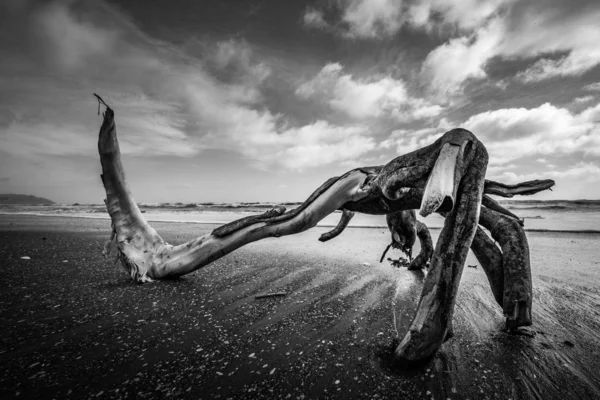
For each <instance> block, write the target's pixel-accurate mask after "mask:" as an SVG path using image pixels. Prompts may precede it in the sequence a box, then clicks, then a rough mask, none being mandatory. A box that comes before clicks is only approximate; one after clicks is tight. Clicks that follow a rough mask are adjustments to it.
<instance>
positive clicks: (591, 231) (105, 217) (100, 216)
mask: <svg viewBox="0 0 600 400" xmlns="http://www.w3.org/2000/svg"><path fill="white" fill-rule="evenodd" d="M0 215H29V216H32V217H54V218H81V219H102V220H110V217H109V216H108V214H94V215H89V216H87V215H68V214H42V213H33V212H5V211H0ZM150 215H152V214H150ZM147 220H148V221H149V222H156V223H169V224H198V225H223V224H227V223H229V222H231V221H225V220H224V221H202V220H187V221H181V220H169V219H166V220H165V219H151V218H147ZM316 226H318V227H321V228H333V227H335V226H336V225H335V224H317V225H316ZM346 229H386V230H387V227H386V226H383V225H382V226H377V225H349V226H348V227H347V228H346ZM441 229H442V228H441V227H438V226H430V227H429V230H432V231H438V230H441ZM525 231H526V232H542V233H543V232H546V233H580V234H600V230H595V229H582V230H572V229H563V230H560V229H539V228H532V229H528V228H525Z"/></svg>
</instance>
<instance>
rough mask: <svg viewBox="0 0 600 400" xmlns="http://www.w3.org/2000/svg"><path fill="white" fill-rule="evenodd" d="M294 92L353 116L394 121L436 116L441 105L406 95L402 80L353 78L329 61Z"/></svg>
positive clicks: (440, 110)
mask: <svg viewBox="0 0 600 400" xmlns="http://www.w3.org/2000/svg"><path fill="white" fill-rule="evenodd" d="M296 94H297V95H298V96H299V97H301V98H304V99H315V98H317V99H321V100H322V101H324V102H326V103H327V104H328V105H329V106H330V107H331V108H333V109H334V110H337V111H339V112H342V113H345V114H346V115H348V116H350V117H352V118H355V119H364V118H377V117H389V118H394V119H396V120H398V121H407V120H411V119H423V118H429V117H434V116H437V115H439V114H440V113H441V112H442V107H441V106H439V105H435V104H431V103H429V102H428V101H426V100H424V99H420V98H414V97H411V96H410V95H409V94H408V91H407V88H406V84H405V83H404V81H402V80H397V79H394V78H392V77H390V76H382V77H377V78H369V79H357V78H354V77H353V76H352V75H351V74H346V73H344V72H343V67H342V66H341V65H340V64H338V63H329V64H327V65H325V66H324V67H323V68H322V69H321V71H320V72H319V73H318V74H317V75H316V76H315V77H314V78H312V79H310V80H308V81H306V82H304V83H302V84H301V85H300V86H299V87H298V88H297V90H296Z"/></svg>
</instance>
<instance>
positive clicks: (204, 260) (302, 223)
mask: <svg viewBox="0 0 600 400" xmlns="http://www.w3.org/2000/svg"><path fill="white" fill-rule="evenodd" d="M98 151H99V153H100V160H101V163H102V171H103V182H104V187H105V189H106V195H107V202H106V204H107V208H108V212H109V214H110V216H111V219H112V221H113V224H114V229H115V231H116V235H117V247H118V249H119V252H120V253H119V254H120V257H121V262H122V264H123V266H124V267H125V268H126V269H127V270H128V271H129V272H130V273H131V276H132V277H133V278H134V279H135V280H136V281H138V282H144V281H147V280H150V279H157V278H165V277H172V276H179V275H184V274H187V273H190V272H192V271H195V270H197V269H198V268H201V267H203V266H205V265H207V264H209V263H211V262H212V261H214V260H216V259H218V258H220V257H222V256H224V255H226V254H228V253H230V252H231V251H233V250H235V249H237V248H239V247H241V246H243V245H245V244H247V243H250V242H253V241H256V240H260V239H263V238H266V237H272V236H275V237H278V236H283V235H290V234H294V233H298V232H302V231H304V230H307V229H309V228H311V227H313V226H315V225H316V224H317V222H319V221H320V220H321V219H323V218H324V217H325V216H327V215H328V214H330V213H332V212H334V211H335V210H337V209H339V208H341V207H342V206H343V205H344V204H345V203H347V202H350V201H358V200H360V199H362V198H364V197H366V196H367V195H368V192H366V191H364V190H362V189H361V187H362V186H363V184H364V182H365V179H366V177H367V175H366V174H365V173H364V172H362V171H361V170H352V171H350V172H348V173H346V174H345V175H343V176H341V177H340V178H335V179H331V180H329V181H327V182H326V183H325V184H324V185H322V186H321V187H320V188H319V189H318V190H317V191H316V192H315V193H313V195H311V196H310V197H309V199H308V200H307V201H306V202H305V203H304V204H303V205H302V206H300V207H299V208H298V209H296V210H292V211H290V212H288V213H284V212H283V211H284V210H283V209H282V208H276V209H274V210H271V211H269V212H267V213H265V214H263V215H261V216H257V217H249V218H244V219H242V220H239V221H235V222H233V223H231V224H227V225H225V226H223V227H221V228H217V229H216V230H215V231H213V232H212V233H211V234H208V235H205V236H203V237H200V238H197V239H194V240H192V241H190V242H188V243H185V244H182V245H179V246H171V245H169V244H167V243H166V242H164V241H163V240H162V239H161V238H160V236H159V235H158V234H157V233H156V231H155V230H154V229H152V227H150V225H148V223H147V222H146V220H145V219H144V217H143V216H142V214H141V212H140V210H139V209H138V207H137V204H136V203H135V201H134V200H133V198H132V197H131V194H130V193H129V190H128V188H127V184H126V182H125V173H124V171H123V167H122V164H121V155H120V151H119V144H118V141H117V131H116V125H115V121H114V112H113V110H112V109H111V108H110V107H107V108H106V112H105V113H104V121H103V124H102V127H101V128H100V136H99V140H98Z"/></svg>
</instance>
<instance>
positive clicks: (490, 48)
mask: <svg viewBox="0 0 600 400" xmlns="http://www.w3.org/2000/svg"><path fill="white" fill-rule="evenodd" d="M578 3H581V4H578V5H573V4H570V3H567V2H561V1H558V0H555V1H541V0H534V1H527V2H525V1H520V2H519V1H505V2H502V1H497V2H490V3H489V6H490V10H491V9H494V8H495V11H493V12H491V13H489V15H490V16H491V17H490V18H483V19H480V20H479V23H478V24H473V25H472V26H471V27H470V28H471V29H467V30H466V31H464V32H463V33H462V34H461V35H459V36H458V37H453V38H450V39H449V40H448V41H447V42H445V43H444V44H442V45H440V46H439V47H437V48H435V49H434V50H432V51H431V52H430V54H429V55H428V56H427V59H426V61H425V63H424V66H423V71H422V78H423V79H424V80H425V81H431V82H432V83H433V84H432V85H431V88H432V90H434V91H436V92H438V93H442V94H446V95H447V94H454V93H458V92H460V90H461V89H462V87H463V85H464V83H465V82H466V81H467V80H468V79H471V78H473V79H482V78H485V77H486V76H487V73H486V70H485V69H486V66H487V65H488V64H489V63H490V62H493V60H495V59H496V58H497V59H502V60H524V61H526V62H530V63H531V64H530V65H529V66H528V67H527V68H525V69H524V70H523V71H520V72H518V73H517V74H516V76H515V78H516V79H517V80H519V81H521V82H523V83H533V82H540V81H543V80H547V79H551V78H556V77H569V76H579V75H581V74H583V73H585V72H587V71H589V70H591V69H592V68H594V67H595V66H597V65H599V64H600V50H598V46H597V43H598V42H599V41H600V25H598V24H597V23H596V21H598V19H600V7H598V6H597V3H592V2H587V1H585V0H580V1H579V2H578ZM442 18H445V17H442ZM464 27H465V28H466V26H464ZM461 64H462V65H463V66H464V69H463V68H460V65H461ZM440 87H441V89H440Z"/></svg>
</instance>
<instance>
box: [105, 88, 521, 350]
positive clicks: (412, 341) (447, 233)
mask: <svg viewBox="0 0 600 400" xmlns="http://www.w3.org/2000/svg"><path fill="white" fill-rule="evenodd" d="M99 100H101V99H99ZM98 151H99V154H100V160H101V163H102V171H103V174H102V181H103V183H104V187H105V189H106V194H107V200H106V205H107V209H108V212H109V214H110V217H111V220H112V225H113V231H114V232H113V233H114V234H115V238H116V244H117V248H118V252H119V257H120V258H121V261H122V264H123V266H124V267H125V268H126V269H127V270H128V271H129V272H130V274H131V276H132V278H134V279H135V280H136V281H138V282H145V281H148V280H152V279H161V278H166V277H173V276H179V275H183V274H187V273H190V272H192V271H195V270H197V269H199V268H201V267H203V266H205V265H207V264H209V263H211V262H212V261H214V260H216V259H218V258H220V257H222V256H224V255H226V254H228V253H229V252H231V251H233V250H235V249H237V248H239V247H241V246H243V245H245V244H247V243H250V242H253V241H256V240H260V239H263V238H266V237H279V236H283V235H290V234H294V233H298V232H302V231H305V230H307V229H309V228H311V227H313V226H315V225H316V224H317V222H318V221H319V220H321V219H322V218H324V217H325V216H326V215H328V214H330V213H332V212H334V211H335V210H338V209H341V210H344V213H343V214H342V221H341V222H340V224H339V225H338V226H337V227H336V228H335V229H334V230H333V231H332V232H329V233H328V234H325V235H324V236H325V239H327V237H328V236H330V237H329V238H331V237H334V236H337V235H338V234H339V233H340V232H341V231H342V230H343V229H344V227H345V226H346V225H347V223H348V221H349V220H350V218H351V217H352V215H353V214H352V213H351V212H352V211H359V212H367V213H370V214H388V213H390V212H394V211H401V210H409V209H415V208H419V207H420V209H421V215H423V216H426V215H428V214H430V213H432V212H444V213H447V218H446V221H445V224H444V228H443V229H442V232H441V234H440V239H439V240H438V243H437V246H436V249H435V252H434V254H433V257H432V261H431V267H430V272H429V274H428V275H427V278H426V280H425V283H424V287H423V292H422V296H421V301H420V302H419V306H418V311H417V314H416V316H415V318H414V320H413V322H412V325H411V328H410V330H409V332H408V333H407V334H406V336H405V338H404V339H403V340H402V342H401V343H400V345H399V346H398V348H397V349H396V352H395V355H396V358H397V360H399V361H416V360H421V359H423V358H425V357H428V356H431V355H432V354H433V353H435V352H436V351H437V349H438V348H439V347H440V345H441V343H442V341H443V339H444V337H445V336H446V333H447V331H448V328H449V325H450V322H451V319H452V313H453V310H454V303H455V298H456V292H457V290H458V283H459V281H460V277H461V273H462V269H463V266H464V262H465V258H466V255H467V251H468V249H469V246H470V245H471V242H472V240H473V237H474V236H475V232H476V229H477V222H478V219H479V210H480V208H481V201H482V194H483V191H484V176H485V170H486V166H487V152H486V150H485V147H484V146H483V144H481V142H479V141H478V140H477V138H476V137H475V136H474V135H473V134H472V133H470V132H468V131H466V130H464V129H454V130H452V131H449V132H447V133H446V134H444V135H443V136H442V137H441V138H440V139H438V140H437V141H435V142H434V143H432V144H431V145H429V146H427V147H424V148H422V149H419V150H416V151H414V152H412V153H409V154H405V155H402V156H400V157H397V158H395V159H394V160H392V161H391V162H390V163H388V164H387V165H385V166H383V167H364V168H357V169H354V170H351V171H349V172H348V173H346V174H344V175H343V176H341V177H339V178H338V177H336V178H331V179H330V180H328V181H327V182H325V183H324V184H323V185H321V187H319V188H318V189H317V190H316V191H315V192H314V193H313V194H312V195H311V196H310V197H309V198H308V199H307V200H306V201H305V202H304V203H303V204H302V205H301V206H300V207H298V208H296V209H294V210H291V211H288V212H285V208H283V207H276V208H274V209H273V210H270V211H268V212H266V213H264V214H262V215H258V216H252V217H247V218H242V219H240V220H237V221H234V222H232V223H229V224H226V225H224V226H221V227H219V228H217V229H215V230H214V231H213V232H211V233H210V234H208V235H205V236H202V237H199V238H197V239H194V240H191V241H189V242H187V243H185V244H182V245H179V246H172V245H169V244H168V243H166V242H165V241H164V240H162V239H161V237H160V236H159V235H158V234H157V233H156V231H155V230H154V229H152V227H150V225H148V223H147V222H146V221H145V219H144V218H143V216H142V214H141V213H140V211H139V209H138V207H137V205H136V203H135V201H134V200H133V198H132V196H131V193H130V192H129V190H128V187H127V184H126V181H125V174H124V171H123V167H122V164H121V157H120V151H119V145H118V141H117V134H116V126H115V121H114V112H113V110H112V109H111V108H110V107H108V106H107V108H106V112H105V113H104V121H103V124H102V127H101V129H100V136H99V140H98ZM491 187H492V188H495V189H494V190H497V186H494V185H491ZM500 187H502V186H501V185H500ZM498 190H499V189H498ZM500 217H501V218H502V217H503V216H502V215H501V216H500ZM494 221H495V220H494ZM494 221H491V222H490V223H491V224H496V225H498V224H499V225H498V226H500V225H501V227H500V228H499V229H498V233H497V234H498V235H502V234H505V235H514V232H513V230H511V229H508V228H506V226H505V225H506V223H505V222H503V220H502V221H500V222H494ZM493 236H494V234H493ZM494 237H495V236H494ZM510 237H511V238H512V237H513V236H510ZM515 237H516V236H515ZM322 238H323V237H322ZM507 243H508V244H507V245H506V246H507V251H510V252H511V254H514V255H515V257H517V256H518V254H519V251H523V248H522V247H518V246H515V245H512V243H513V242H512V239H508V241H507ZM509 247H510V248H509ZM507 264H508V267H507V266H506V265H507ZM516 265H517V260H515V262H512V261H511V260H510V259H509V260H508V262H507V261H506V259H505V262H504V268H505V270H506V268H508V269H511V268H513V269H514V268H516V267H515V266H516ZM527 265H528V264H527ZM514 275H515V274H512V275H511V273H510V272H509V273H508V274H506V272H505V282H507V281H511V279H513V278H512V277H513V276H514ZM509 278H510V279H509ZM505 285H506V283H505ZM513 292H515V293H516V291H514V290H513V291H512V292H511V293H513ZM529 293H530V292H529ZM517 297H518V296H517ZM517 297H515V296H514V295H512V294H510V293H507V291H506V289H505V290H504V299H505V311H506V310H513V309H514V308H515V307H514V306H513V307H509V308H507V307H506V302H507V301H509V302H510V301H514V299H515V298H517ZM518 298H519V299H520V297H518ZM507 299H508V300H507ZM523 301H525V300H523ZM511 304H512V303H511ZM529 304H530V303H529ZM523 310H526V308H525V307H523V306H521V305H518V306H516V314H517V315H521V314H522V313H523Z"/></svg>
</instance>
